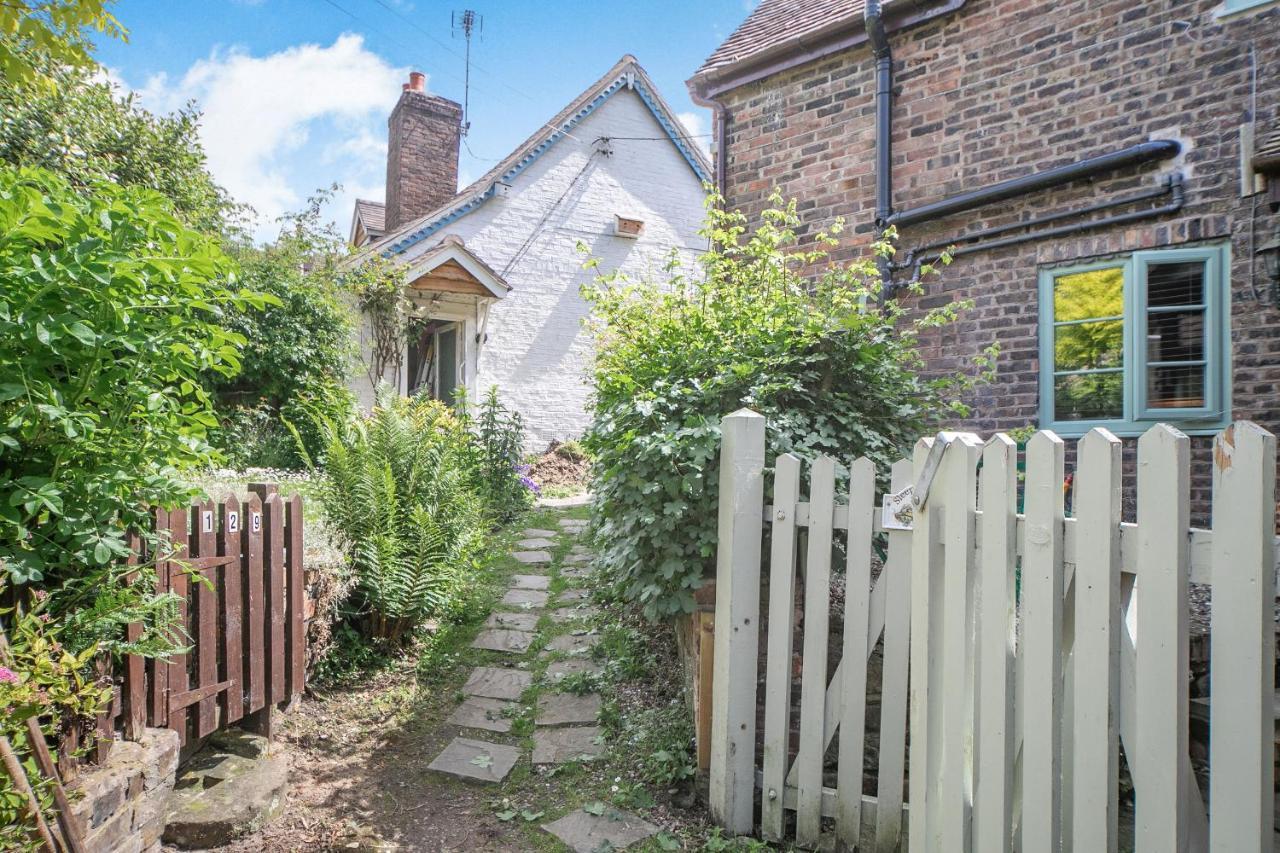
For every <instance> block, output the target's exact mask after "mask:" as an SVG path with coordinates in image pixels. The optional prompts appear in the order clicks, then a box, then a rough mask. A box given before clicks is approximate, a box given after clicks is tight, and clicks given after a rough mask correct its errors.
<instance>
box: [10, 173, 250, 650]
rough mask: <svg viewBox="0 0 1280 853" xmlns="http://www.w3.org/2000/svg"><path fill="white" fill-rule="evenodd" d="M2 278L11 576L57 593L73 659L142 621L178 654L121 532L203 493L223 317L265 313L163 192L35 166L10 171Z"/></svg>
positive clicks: (151, 644) (228, 344) (230, 343)
mask: <svg viewBox="0 0 1280 853" xmlns="http://www.w3.org/2000/svg"><path fill="white" fill-rule="evenodd" d="M0 281H3V282H4V287H3V289H2V290H0V366H3V370H2V371H0V571H3V572H4V573H5V574H6V575H7V579H8V581H9V582H10V583H13V584H17V585H23V584H39V585H40V586H42V587H43V588H45V589H48V590H51V591H52V601H51V602H50V606H49V612H50V614H51V615H52V616H53V617H54V618H55V619H65V624H64V626H63V642H64V643H66V644H67V645H68V646H69V647H71V648H72V650H73V651H77V652H78V651H80V650H82V649H84V648H87V647H89V646H91V645H93V644H94V643H97V642H102V643H105V644H107V646H108V647H112V646H113V645H115V647H116V648H119V646H118V643H120V642H121V640H122V638H121V632H122V629H123V626H124V625H125V624H126V623H127V622H129V621H134V620H141V621H144V622H145V623H146V624H147V625H148V627H149V628H154V629H156V632H157V633H151V632H148V634H147V635H146V638H145V640H144V646H146V647H148V648H149V649H150V650H151V651H152V652H154V651H155V650H156V649H157V648H158V647H162V646H163V647H169V646H171V644H172V642H173V640H168V641H166V640H165V639H164V638H163V637H162V636H161V635H162V633H163V632H162V631H161V630H160V629H161V628H162V625H161V624H160V623H162V622H163V621H164V620H165V619H166V618H168V617H167V616H166V615H165V614H164V613H161V612H160V611H159V610H157V609H156V608H160V607H161V606H162V605H163V604H164V602H163V601H162V600H160V599H156V598H154V597H151V596H149V595H148V594H147V593H145V590H146V589H149V588H151V587H149V586H148V585H147V584H146V583H142V584H138V585H135V586H129V585H127V584H125V583H124V576H125V573H126V567H125V566H124V565H123V564H122V563H121V562H120V558H121V557H122V556H123V555H124V554H125V553H127V549H126V546H125V534H126V531H127V530H128V529H129V528H130V527H133V528H136V529H143V530H145V529H146V528H147V527H149V525H148V523H147V517H146V512H147V508H148V507H149V506H155V505H159V506H174V505H177V504H179V503H181V502H183V501H185V500H186V499H188V498H190V497H191V496H192V493H191V488H190V486H189V485H188V484H187V482H186V477H185V476H184V474H185V472H189V471H190V470H191V469H193V468H196V467H199V466H202V465H206V464H208V462H209V461H210V460H211V458H212V455H213V454H212V451H211V449H210V447H209V444H208V437H209V434H210V431H211V430H213V429H215V428H216V427H217V425H218V422H217V419H216V418H215V417H214V415H213V411H212V407H211V403H210V399H209V396H208V394H207V393H206V392H205V390H204V388H203V387H202V386H201V384H200V377H201V376H202V375H205V374H207V373H209V372H218V373H230V372H233V371H234V370H236V369H237V368H238V367H239V350H240V347H241V346H242V345H243V344H244V340H243V338H241V337H240V336H239V335H237V334H235V333H234V332H229V331H227V330H226V329H224V328H223V327H222V324H221V321H222V318H223V316H224V314H225V312H226V311H228V310H232V309H237V310H238V309H240V308H242V307H244V306H247V305H251V304H252V305H257V306H261V305H263V304H264V300H263V299H262V298H260V297H258V296H256V295H253V294H249V293H247V292H245V291H242V290H241V289H240V288H239V287H238V286H237V285H236V284H235V280H234V278H233V276H232V275H231V268H230V264H229V261H228V259H227V258H226V256H225V255H224V254H223V253H222V251H221V250H220V248H219V247H218V244H217V242H216V241H215V240H213V239H210V238H208V237H205V236H203V235H201V234H199V233H197V232H194V231H192V230H190V229H188V228H186V227H185V226H184V225H183V224H182V223H181V222H179V221H178V220H177V219H176V218H175V217H174V215H173V213H172V207H171V206H170V205H169V203H168V202H167V201H166V200H165V199H163V198H162V197H160V196H159V195H157V194H156V193H154V192H151V191H149V190H142V189H121V188H119V187H116V186H113V185H111V184H94V185H92V186H91V187H90V188H88V189H87V190H84V191H81V190H78V189H76V188H73V187H71V186H70V185H68V183H67V182H66V180H65V179H63V178H60V177H57V176H55V175H52V174H50V173H47V172H42V171H39V170H16V171H15V170H3V169H0ZM139 608H143V609H147V608H150V609H149V610H148V612H145V613H144V612H139ZM134 648H135V649H136V648H137V647H136V646H135V647H134Z"/></svg>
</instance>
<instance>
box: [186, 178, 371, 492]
mask: <svg viewBox="0 0 1280 853" xmlns="http://www.w3.org/2000/svg"><path fill="white" fill-rule="evenodd" d="M330 195H331V193H329V192H321V193H318V194H317V195H316V196H314V197H313V198H311V199H309V200H308V203H307V206H306V208H305V209H303V210H302V211H301V212H299V213H296V214H292V215H290V216H287V217H285V218H284V220H283V225H284V227H283V229H282V230H281V233H280V236H279V237H278V238H277V239H276V240H275V241H274V242H272V243H269V244H267V245H265V246H257V245H253V244H250V243H248V242H243V243H239V244H237V245H236V246H234V247H233V248H232V250H231V255H232V257H233V258H234V259H235V261H236V262H237V263H238V264H239V269H240V278H241V281H242V282H244V284H245V286H246V287H249V288H251V289H253V290H254V291H257V292H259V293H267V294H271V295H272V296H273V297H275V301H274V302H273V304H272V306H271V308H270V309H269V310H267V311H259V310H251V309H246V310H243V311H235V312H229V313H228V315H227V317H226V326H227V327H228V328H229V329H231V330H233V331H235V332H236V333H238V334H239V335H241V336H243V337H244V339H245V340H246V342H247V343H246V345H245V349H244V353H243V356H242V361H243V366H242V369H241V371H240V372H239V373H238V374H237V375H236V376H234V377H223V376H217V375H212V376H210V377H208V381H209V385H210V387H211V388H212V389H213V393H214V402H215V404H216V406H217V409H218V414H219V418H220V420H221V421H222V423H223V425H224V427H226V430H225V432H224V434H223V436H222V437H221V439H220V440H219V442H218V446H219V448H220V449H221V450H222V451H223V452H224V453H226V455H227V457H228V459H229V460H230V461H231V462H232V463H233V464H236V465H239V466H241V467H247V466H255V467H267V468H296V467H298V466H299V465H300V464H301V463H302V457H301V456H300V455H299V452H298V445H297V443H296V442H295V440H294V438H293V436H292V435H291V433H290V430H289V429H288V427H287V426H286V422H288V423H290V424H292V425H293V426H295V427H296V428H297V430H298V433H299V435H300V437H301V441H302V445H303V449H304V450H305V452H306V453H307V454H308V455H309V456H312V457H315V456H317V455H320V454H321V452H322V450H323V441H324V439H323V436H321V434H320V433H319V431H317V430H316V429H314V428H313V426H312V424H313V423H314V419H313V418H312V417H310V415H309V414H308V413H309V412H311V411H318V412H319V413H320V414H322V415H324V416H326V417H329V418H331V419H333V420H335V421H337V420H341V419H345V418H346V417H348V411H349V410H350V409H351V408H352V407H353V406H354V404H355V398H354V396H353V395H352V393H351V392H350V390H348V388H347V378H348V377H349V375H350V373H351V370H352V368H353V367H354V365H355V343H354V342H355V326H354V314H353V311H352V309H351V305H350V297H349V296H348V295H346V293H345V292H344V290H343V288H344V284H343V282H342V280H341V274H340V272H339V269H338V267H339V264H340V262H341V258H342V257H343V256H344V255H345V252H346V249H345V245H344V241H343V240H342V238H341V237H339V236H338V235H337V234H336V233H335V232H334V231H333V229H332V227H330V226H325V225H324V224H322V219H321V215H320V207H321V205H322V204H323V203H324V202H325V201H326V200H327V199H328V198H329V197H330Z"/></svg>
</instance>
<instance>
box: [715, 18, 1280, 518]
mask: <svg viewBox="0 0 1280 853" xmlns="http://www.w3.org/2000/svg"><path fill="white" fill-rule="evenodd" d="M1219 5H1220V4H1219V2H1218V0H1194V1H1193V2H1186V3H1176V4H1174V3H1159V4H1135V3H1132V2H1129V0H1102V2H1093V0H1067V2H1047V0H1034V2H1017V3H1015V2H1010V0H969V2H967V3H965V4H964V6H963V7H961V8H960V9H959V10H958V11H956V12H954V13H952V14H950V15H947V16H945V17H942V18H939V19H936V20H933V21H931V22H928V23H926V24H923V25H921V26H918V27H915V28H912V29H908V30H905V31H897V32H892V33H891V34H890V42H891V45H892V50H893V57H894V70H895V90H894V95H895V97H894V103H893V206H894V208H895V209H897V210H902V209H906V208H910V207H914V206H917V205H920V204H924V203H927V202H931V201H935V200H938V199H941V198H944V197H946V196H949V195H952V194H954V193H957V192H961V191H966V190H971V189H975V188H978V187H981V186H985V185H989V184H991V183H995V182H998V181H1002V180H1007V179H1010V178H1014V177H1019V176H1022V175H1026V174H1030V173H1031V172H1034V171H1037V170H1041V169H1046V168H1050V167H1054V166H1061V165H1065V164H1067V163H1070V162H1073V161H1076V160H1078V159H1081V158H1083V157H1088V156H1093V155H1097V154H1102V153H1106V152H1109V151H1113V150H1117V149H1120V148H1124V147H1127V146H1130V145H1134V144H1136V143H1140V142H1144V141H1147V140H1149V139H1152V138H1171V139H1176V140H1179V141H1180V142H1181V143H1182V145H1183V153H1182V154H1181V155H1180V157H1179V158H1178V159H1177V160H1176V161H1163V162H1159V163H1149V164H1147V165H1145V166H1139V167H1131V168H1127V169H1124V170H1121V171H1117V172H1114V173H1107V174H1103V175H1101V176H1100V177H1098V178H1096V179H1094V180H1092V181H1080V182H1076V183H1074V184H1069V185H1066V186H1062V187H1058V188H1056V189H1053V190H1050V191H1045V192H1038V193H1035V194H1033V195H1030V196H1025V197H1022V198H1015V199H1012V200H1010V201H1006V202H1002V203H1000V204H996V205H989V206H986V207H982V208H978V209H976V210H973V211H969V212H966V213H962V214H958V215H955V216H951V217H948V218H946V219H942V220H939V221H936V222H933V223H928V224H923V225H915V226H909V227H905V228H903V229H901V235H900V247H901V249H902V250H904V251H905V250H907V249H910V248H911V247H912V246H916V245H921V244H924V243H927V242H932V241H934V240H944V241H945V240H948V239H953V238H954V237H955V236H957V235H959V234H961V233H964V232H966V231H972V230H977V229H980V228H987V227H994V226H1001V225H1005V224H1008V223H1011V222H1015V221H1018V220H1021V219H1026V218H1029V217H1031V216H1036V215H1043V214H1046V213H1050V212H1058V211H1064V210H1069V209H1075V208H1080V207H1082V206H1084V205H1087V204H1091V203H1094V202H1098V201H1102V200H1106V199H1112V198H1118V197H1121V196H1124V195H1129V194H1132V193H1134V192H1136V191H1139V190H1142V189H1146V188H1150V187H1154V186H1157V184H1158V182H1159V181H1160V179H1161V178H1162V176H1164V175H1166V174H1168V173H1169V172H1171V171H1173V170H1175V169H1176V170H1180V171H1181V172H1182V173H1183V174H1184V175H1185V177H1186V204H1185V206H1184V207H1183V208H1182V210H1181V211H1180V212H1178V213H1176V214H1173V215H1167V216H1164V217H1159V218H1151V219H1146V220H1143V221H1139V222H1133V223H1130V224H1128V225H1127V226H1125V227H1115V228H1111V229H1109V230H1099V231H1089V232H1085V233H1082V234H1077V235H1074V236H1070V237H1065V238H1061V239H1043V240H1038V241H1034V242H1030V243H1025V244H1022V245H1020V246H1014V247H1009V248H1005V249H1002V250H998V251H988V252H981V253H977V254H974V255H970V256H965V257H961V258H958V259H957V260H956V261H955V263H954V264H953V265H952V266H951V267H949V268H947V269H946V270H944V271H943V273H942V275H941V276H940V277H937V278H934V279H932V280H931V282H930V283H926V286H925V293H924V294H923V296H921V297H920V298H918V299H912V300H909V302H910V304H911V306H912V307H913V308H915V309H917V310H920V309H927V308H931V307H937V306H939V305H943V304H946V303H949V302H951V301H953V300H959V299H971V300H973V302H974V308H973V309H972V310H970V311H967V312H965V313H964V315H963V317H962V319H961V320H960V321H959V322H958V323H956V324H954V325H952V326H949V327H947V328H945V329H942V330H935V331H933V332H931V333H929V334H927V335H925V336H924V338H923V339H922V346H923V353H924V355H925V357H926V359H927V362H928V369H929V371H931V372H932V373H934V374H939V375H940V374H949V373H954V372H957V371H964V370H966V369H968V367H967V365H968V364H969V360H970V359H971V358H972V356H974V355H975V354H977V353H978V352H979V351H981V350H982V349H983V348H984V347H986V346H987V345H988V344H990V343H992V342H998V343H999V344H1000V346H1001V350H1002V351H1001V355H1000V358H999V362H998V365H997V378H996V381H995V382H994V383H993V384H990V385H987V386H984V387H980V388H979V389H977V390H976V391H975V392H973V393H972V394H971V395H970V397H969V399H968V402H969V403H970V404H971V405H972V408H973V415H972V417H971V418H969V419H968V420H967V421H965V422H962V423H961V424H960V425H961V426H963V427H967V428H970V429H974V430H978V431H981V432H983V433H988V432H991V431H994V430H997V429H1010V428H1015V427H1021V426H1025V425H1027V424H1035V423H1038V419H1039V404H1040V391H1039V373H1038V371H1039V339H1038V338H1039V323H1038V320H1039V316H1038V315H1039V311H1038V282H1037V278H1038V275H1037V274H1038V271H1039V270H1040V269H1042V268H1044V267H1047V266H1059V265H1066V264H1070V263H1073V262H1080V261H1085V260H1092V259H1098V258H1103V257H1106V256H1108V255H1112V254H1116V253H1126V252H1131V251H1134V250H1137V249H1148V248H1157V247H1159V248H1165V247H1174V246H1195V245H1202V244H1207V243H1223V242H1225V243H1229V244H1230V248H1231V259H1232V266H1231V292H1230V322H1231V365H1230V369H1231V374H1232V383H1231V385H1232V387H1231V389H1230V397H1231V399H1230V406H1231V409H1232V415H1233V416H1234V417H1236V418H1250V419H1253V420H1256V421H1258V422H1259V423H1261V424H1263V425H1264V426H1266V427H1267V428H1268V429H1271V430H1273V431H1276V430H1278V429H1280V405H1277V392H1276V388H1277V386H1278V384H1280V307H1277V302H1278V298H1277V294H1276V292H1275V289H1274V288H1273V287H1272V286H1271V284H1270V283H1269V282H1267V281H1266V280H1265V276H1264V275H1263V273H1262V272H1261V268H1262V263H1261V261H1260V260H1258V259H1256V258H1255V257H1254V249H1255V247H1256V246H1257V245H1261V244H1262V243H1263V242H1265V241H1267V240H1270V239H1272V238H1273V235H1275V234H1276V233H1277V228H1280V217H1278V216H1277V215H1276V214H1275V213H1273V212H1272V211H1271V210H1270V209H1269V207H1268V206H1267V204H1266V202H1265V201H1264V200H1262V199H1261V196H1257V195H1251V196H1243V197H1242V196H1241V192H1240V185H1241V178H1240V173H1241V163H1240V158H1241V145H1240V125H1241V124H1242V123H1243V122H1245V121H1246V120H1247V118H1248V117H1249V114H1250V111H1251V110H1253V109H1254V107H1253V102H1254V98H1255V89H1254V80H1255V77H1254V69H1253V67H1252V66H1251V63H1250V58H1249V57H1250V48H1252V50H1253V55H1254V56H1255V57H1256V61H1257V68H1256V80H1257V87H1256V115H1255V116H1254V118H1255V119H1256V121H1257V123H1258V128H1259V129H1260V132H1262V130H1263V129H1265V128H1267V127H1274V126H1275V122H1277V121H1280V86H1277V84H1276V81H1277V75H1276V72H1277V70H1280V68H1278V66H1277V57H1280V6H1278V5H1277V4H1276V3H1270V4H1263V5H1262V6H1259V7H1255V8H1254V9H1252V10H1250V11H1248V12H1245V13H1242V14H1239V15H1236V16H1234V17H1230V18H1218V17H1217V16H1216V9H1217V8H1218V6H1219ZM873 72H874V65H873V60H872V58H871V54H870V50H869V48H868V47H867V46H866V45H865V44H864V45H861V46H858V47H855V48H853V49H851V50H846V51H844V52H842V53H839V54H835V55H832V56H829V57H826V58H823V59H820V60H817V61H814V62H811V63H808V64H806V65H802V66H800V67H798V68H796V69H793V70H791V71H788V72H784V73H782V74H779V75H774V76H772V77H768V78H765V79H764V80H761V81H759V82H755V83H751V84H748V85H746V86H743V87H741V88H738V89H736V90H733V91H731V92H729V93H727V94H726V95H725V96H724V98H723V100H724V101H725V103H726V105H727V107H728V110H729V113H730V124H729V141H728V146H727V150H728V159H727V164H726V165H727V193H726V195H727V198H728V202H729V204H730V205H731V206H734V207H740V208H742V209H744V210H746V211H748V212H749V213H752V214H758V213H759V212H760V211H761V210H762V209H763V208H764V206H765V204H766V199H767V197H768V194H769V192H770V191H771V190H772V189H773V188H775V187H778V188H780V189H781V190H782V192H783V194H784V195H786V196H788V197H795V198H797V199H799V200H800V201H801V209H802V211H803V214H804V217H805V221H806V232H807V230H808V229H810V228H812V227H814V226H817V225H819V224H823V223H828V222H830V221H831V220H832V219H834V218H835V217H837V216H843V217H845V218H846V219H847V220H848V222H849V224H850V225H851V226H853V227H852V228H851V231H850V233H848V234H847V239H846V240H845V241H844V242H843V244H842V245H841V247H840V249H839V252H838V254H839V256H841V257H844V258H852V257H857V256H860V255H861V254H862V253H863V251H864V250H865V247H866V244H867V242H868V241H869V240H870V239H871V236H872V234H873V231H874V227H873V224H872V220H873V212H874V198H875V186H874V185H875V168H874V150H875V122H874V114H875V103H874V100H875V84H874V73H873ZM1165 200H1167V199H1165ZM1163 201H1164V200H1161V201H1157V202H1154V203H1149V204H1161V203H1163ZM1132 209H1136V207H1130V208H1120V209H1119V210H1120V211H1127V210H1132ZM1117 212H1118V211H1117ZM1068 221H1075V220H1068ZM1055 224H1057V223H1055ZM899 275H900V276H901V275H902V273H899ZM1134 443H1135V442H1134V441H1132V440H1127V441H1126V442H1125V444H1126V454H1125V456H1126V462H1127V463H1128V468H1129V470H1130V472H1132V470H1133V468H1134V447H1133V445H1134ZM1209 443H1210V439H1209V438H1207V437H1200V438H1196V439H1194V452H1193V478H1194V481H1195V483H1196V486H1197V490H1198V498H1199V499H1198V500H1197V502H1196V503H1197V506H1198V507H1199V508H1200V509H1201V510H1203V508H1204V506H1205V500H1204V498H1205V497H1206V495H1207V490H1208V486H1209V464H1210V461H1209V453H1208V448H1209Z"/></svg>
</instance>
